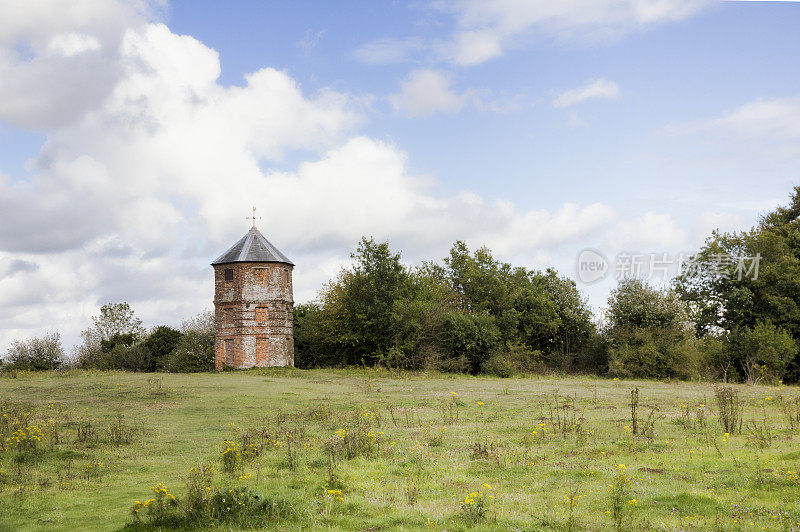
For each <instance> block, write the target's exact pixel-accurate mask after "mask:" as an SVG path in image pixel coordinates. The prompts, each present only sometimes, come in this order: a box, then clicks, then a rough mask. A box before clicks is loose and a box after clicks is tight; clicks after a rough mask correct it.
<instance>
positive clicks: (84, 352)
mask: <svg viewBox="0 0 800 532" xmlns="http://www.w3.org/2000/svg"><path fill="white" fill-rule="evenodd" d="M144 334H145V331H144V328H143V327H142V320H140V319H139V318H137V317H136V316H135V315H134V313H133V309H131V307H130V305H128V304H127V303H124V302H123V303H110V304H106V305H103V306H102V307H100V314H99V315H98V316H93V317H92V326H91V327H89V328H88V329H86V330H84V331H83V332H82V333H81V336H82V337H83V344H82V345H81V346H79V347H78V348H77V360H78V365H79V366H82V367H104V368H107V369H111V368H113V367H114V363H113V359H111V358H109V357H108V356H106V355H107V354H108V353H110V352H111V351H112V350H114V348H115V347H116V346H117V345H118V344H122V345H127V346H130V345H132V344H133V343H134V342H136V341H138V340H139V339H141V338H142V336H144Z"/></svg>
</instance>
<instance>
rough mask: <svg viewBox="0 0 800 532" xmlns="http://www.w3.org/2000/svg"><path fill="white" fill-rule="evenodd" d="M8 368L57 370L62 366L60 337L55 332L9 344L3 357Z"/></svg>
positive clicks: (62, 357)
mask: <svg viewBox="0 0 800 532" xmlns="http://www.w3.org/2000/svg"><path fill="white" fill-rule="evenodd" d="M5 360H6V363H7V364H8V366H9V367H10V368H13V369H18V370H23V371H42V370H48V369H57V368H59V367H61V366H62V365H63V364H64V350H63V349H62V348H61V335H59V334H58V333H57V332H53V333H49V334H46V335H44V336H42V337H38V338H37V337H34V338H30V339H28V340H25V341H19V340H15V341H14V342H12V343H11V347H10V348H9V349H8V352H7V353H6V357H5Z"/></svg>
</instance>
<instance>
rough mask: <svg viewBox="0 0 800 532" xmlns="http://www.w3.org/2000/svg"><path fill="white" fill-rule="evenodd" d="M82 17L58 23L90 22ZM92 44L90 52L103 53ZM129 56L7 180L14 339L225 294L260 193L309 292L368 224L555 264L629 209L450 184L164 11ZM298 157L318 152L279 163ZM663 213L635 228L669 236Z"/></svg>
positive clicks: (71, 330) (6, 251) (427, 107)
mask: <svg viewBox="0 0 800 532" xmlns="http://www.w3.org/2000/svg"><path fill="white" fill-rule="evenodd" d="M74 26H75V27H58V28H57V31H54V32H51V33H52V35H61V34H67V35H68V34H72V33H75V34H88V33H86V30H85V28H84V27H83V26H81V25H80V24H75V25H74ZM48 35H50V34H48ZM52 35H50V37H48V39H50V38H51V37H52ZM79 40H80V39H79ZM47 42H49V40H48V41H47ZM76 42H77V41H76ZM98 42H100V43H101V47H102V48H101V51H103V52H108V53H112V50H111V49H110V48H109V46H110V45H109V44H108V41H106V40H104V39H102V38H100V37H98ZM77 48H80V46H78V47H74V48H73V49H77ZM90 48H91V46H90V47H89V48H87V49H86V50H85V51H83V52H79V51H76V52H75V53H76V55H75V56H73V57H80V56H82V55H90V54H92V53H96V52H98V50H91V49H90ZM113 54H114V55H115V57H116V58H117V59H116V63H115V65H116V66H115V67H114V69H115V72H116V74H115V77H114V82H113V84H112V86H111V87H110V88H109V89H108V91H107V93H106V94H105V95H104V96H103V97H102V98H100V99H98V100H96V101H93V102H90V103H86V104H85V105H84V107H83V108H82V110H81V112H80V114H78V115H75V116H73V117H72V118H71V119H70V120H69V121H68V122H67V123H64V124H61V125H59V126H48V127H52V129H51V130H49V131H48V132H47V141H46V143H45V144H44V146H43V147H42V150H41V152H40V154H39V155H38V156H37V157H36V158H35V159H34V160H33V161H32V162H31V163H30V165H29V168H30V171H31V175H30V176H29V178H28V179H25V180H16V181H12V180H10V179H8V178H3V177H2V175H0V221H1V222H2V223H0V324H2V325H0V348H4V347H5V346H7V345H8V343H9V342H10V340H11V339H13V338H19V337H23V336H28V335H31V334H41V333H42V332H44V331H47V330H51V329H54V328H55V329H58V330H60V331H61V332H62V334H63V336H64V338H65V343H67V345H69V344H70V343H71V342H75V341H77V340H78V337H77V334H78V332H79V331H80V330H81V329H83V328H85V327H86V326H87V324H88V323H89V316H91V315H92V314H95V313H96V312H97V309H98V306H99V305H100V304H102V303H106V302H110V301H123V300H124V301H128V302H129V303H131V304H132V305H133V307H134V308H135V310H136V312H137V313H138V314H139V315H140V316H141V317H143V318H144V319H145V322H146V323H147V324H148V325H154V324H160V323H165V322H166V323H168V324H173V325H176V324H177V323H179V321H180V319H181V318H182V317H186V316H189V315H192V314H194V313H196V312H197V311H198V310H200V309H202V308H206V307H209V306H210V305H211V298H212V291H213V285H212V278H211V268H210V267H209V265H208V263H209V262H210V261H211V260H213V258H215V257H216V255H217V254H218V253H220V252H222V251H224V250H225V249H226V248H227V247H228V246H229V245H230V244H231V243H232V242H234V241H235V240H236V239H238V238H239V237H241V235H242V234H243V233H244V232H245V231H246V230H247V227H248V225H247V223H246V222H245V220H244V216H245V214H247V213H248V210H249V207H250V206H251V205H254V204H255V205H256V206H258V208H259V214H260V215H261V216H262V217H263V219H262V220H261V221H260V223H259V226H260V227H261V229H262V230H263V232H264V233H265V234H266V235H267V237H268V238H270V239H271V240H272V241H273V243H275V244H276V245H277V246H278V247H279V248H280V249H281V250H282V251H284V252H285V253H286V254H287V255H288V256H289V257H291V258H292V259H293V260H294V261H295V262H296V263H297V268H296V270H295V289H296V292H295V296H296V299H297V300H298V301H304V300H307V299H309V298H312V297H314V295H315V293H316V290H317V289H319V287H321V286H322V284H323V283H324V282H325V281H327V280H329V279H330V278H331V277H332V276H333V275H334V274H335V273H336V271H337V270H338V269H339V268H340V267H341V266H342V265H343V264H346V263H347V261H348V258H347V257H348V253H349V251H350V249H351V248H352V247H353V246H354V245H355V243H356V241H357V240H358V238H359V237H360V236H362V235H372V236H375V237H376V238H378V239H389V240H390V241H391V243H392V246H393V247H394V248H396V249H400V250H402V251H403V252H404V257H406V259H407V260H409V261H418V260H420V259H423V258H424V259H430V258H432V257H440V256H444V254H445V253H446V251H447V248H448V247H449V246H450V244H452V242H453V241H455V240H457V239H462V240H466V241H467V242H468V243H469V244H470V245H471V246H473V247H475V246H479V245H483V244H486V245H488V246H489V247H491V248H492V249H493V250H494V251H495V252H496V253H497V254H498V255H499V256H500V257H502V258H504V259H505V260H514V261H515V262H517V263H522V264H527V265H530V266H538V267H543V266H548V265H551V264H552V262H550V260H551V258H552V256H553V255H554V254H555V253H556V252H557V250H559V249H564V248H565V247H579V246H580V245H581V243H585V242H587V241H588V242H599V241H603V239H604V238H606V236H607V234H608V232H609V231H612V230H616V227H617V224H618V222H619V221H620V219H621V216H620V213H618V212H615V211H614V210H613V209H612V208H610V207H609V206H607V205H603V204H600V203H593V204H588V205H586V204H584V205H579V204H574V203H566V204H564V205H562V206H560V207H557V208H554V209H549V210H546V209H530V208H522V207H521V206H519V205H518V204H517V203H515V202H511V201H508V200H507V199H503V198H500V199H489V198H485V197H482V196H479V195H476V194H475V193H472V192H470V191H458V192H455V193H444V194H442V193H437V192H435V190H436V187H435V184H436V181H435V178H433V177H431V176H425V175H417V174H415V173H414V172H413V171H412V170H411V169H410V168H411V167H412V165H410V164H409V162H408V156H407V154H406V153H405V152H404V151H403V150H402V149H401V147H398V146H396V145H394V144H392V143H390V142H386V141H381V140H376V139H374V138H370V137H367V136H363V135H360V134H358V126H359V124H360V123H361V122H362V121H363V120H364V117H363V116H362V113H361V111H360V106H359V103H358V101H356V100H354V99H353V98H352V97H351V96H350V95H347V94H342V93H339V92H334V91H331V90H326V89H323V90H320V91H317V92H309V91H303V89H302V88H301V87H300V86H299V85H298V84H297V82H296V81H295V80H293V79H292V78H291V77H290V76H289V75H288V74H287V73H286V72H282V71H278V70H275V69H272V68H263V69H260V70H258V71H256V72H253V73H251V74H249V75H247V76H246V77H245V84H244V85H243V86H241V87H238V86H230V87H229V86H223V85H221V84H220V83H219V80H218V78H219V73H220V62H219V57H218V54H217V53H216V52H215V51H214V50H212V49H210V48H209V47H207V46H205V45H204V44H203V43H201V42H199V41H198V40H196V39H194V38H192V37H189V36H185V35H176V34H174V33H172V32H171V31H170V30H169V28H168V27H166V26H164V25H163V24H158V23H146V24H139V23H138V22H135V23H132V24H131V26H130V27H129V28H128V29H127V30H125V31H124V35H123V36H122V37H121V38H120V39H119V43H118V45H117V46H116V48H114V49H113ZM53 68H55V69H56V70H58V68H59V67H58V66H57V65H56V66H53ZM425 76H429V81H430V80H433V81H430V83H431V85H429V88H430V87H431V86H432V87H433V89H432V90H433V92H435V89H437V88H438V90H439V96H438V99H436V98H434V99H433V100H431V101H427V102H423V103H420V102H415V103H414V104H413V105H412V104H411V103H409V102H412V101H413V100H404V107H403V108H404V109H406V110H414V111H415V112H436V111H440V110H444V111H447V110H450V111H452V110H457V108H458V106H463V105H464V104H465V103H464V99H465V98H466V96H465V94H458V93H456V92H455V91H453V89H452V88H451V85H450V84H449V79H448V78H447V77H446V75H443V74H441V73H438V74H437V73H436V72H433V73H431V72H423V74H422V75H421V77H422V78H423V79H424V78H425ZM441 76H444V77H441ZM413 79H414V78H409V80H413ZM49 90H50V91H51V92H54V93H57V92H58V88H57V87H52V86H51V87H50V88H49ZM409 94H413V91H411V92H409ZM442 94H443V95H442ZM453 94H454V95H455V96H454V97H455V103H453V101H452V98H453ZM12 96H14V97H16V96H17V95H12ZM414 105H416V107H414ZM5 119H6V120H10V119H9V118H5ZM287 153H293V154H295V155H299V158H301V159H302V160H304V161H305V162H302V163H300V164H298V165H297V166H296V167H294V168H292V169H288V170H283V171H277V170H275V169H274V168H275V167H276V166H277V165H276V163H277V162H279V161H282V160H283V159H284V158H285V157H286V155H287ZM654 216H657V215H654ZM646 221H647V220H646ZM661 222H662V220H660V219H658V218H656V219H655V220H654V221H649V222H648V224H647V227H648V229H647V230H646V231H644V232H643V233H642V235H639V236H637V234H633V233H632V235H631V237H630V239H629V240H631V241H635V238H644V239H647V238H660V236H659V235H660V234H661V233H660V232H659V231H660V229H659V228H663V225H664V224H663V223H661ZM648 235H649V236H648Z"/></svg>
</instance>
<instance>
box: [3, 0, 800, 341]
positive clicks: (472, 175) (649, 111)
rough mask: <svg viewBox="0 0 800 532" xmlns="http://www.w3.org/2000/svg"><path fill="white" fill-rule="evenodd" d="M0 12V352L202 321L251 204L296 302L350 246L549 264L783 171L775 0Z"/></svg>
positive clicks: (788, 66) (792, 128)
mask: <svg viewBox="0 0 800 532" xmlns="http://www.w3.org/2000/svg"><path fill="white" fill-rule="evenodd" d="M6 2H7V3H8V6H7V7H6V8H5V9H4V13H5V14H6V16H5V17H4V21H3V22H0V347H4V346H5V345H7V344H8V343H9V342H10V341H11V339H13V338H17V337H25V336H30V335H33V334H39V333H41V332H44V331H47V330H53V329H56V330H59V331H61V332H62V334H63V335H64V338H65V343H66V344H68V345H69V344H70V343H71V342H72V343H74V342H76V341H77V335H78V332H79V331H80V330H81V329H83V328H85V327H86V326H87V325H88V323H89V317H90V316H91V315H92V314H94V313H96V312H97V309H98V308H99V306H100V305H101V304H103V303H106V302H110V301H117V300H126V301H128V302H130V303H131V304H132V306H133V307H134V309H135V310H136V311H137V313H138V314H139V315H140V316H142V317H143V318H144V319H145V322H146V324H147V325H155V324H159V323H168V324H171V325H175V324H177V323H179V322H180V320H181V319H183V318H186V317H189V316H191V315H193V314H195V313H197V312H199V311H200V310H202V309H203V308H207V307H209V306H210V294H211V277H210V268H209V267H208V263H209V262H210V261H211V260H212V259H213V258H214V257H215V256H216V255H217V254H218V253H219V252H221V251H223V250H224V249H225V248H226V247H227V246H228V245H229V244H230V243H232V242H233V241H235V240H236V239H237V238H238V237H239V236H241V233H243V232H244V231H246V229H247V224H246V222H245V221H244V216H246V215H247V214H248V212H249V208H250V206H251V205H254V204H255V205H257V206H258V207H259V210H260V212H261V215H262V217H263V219H262V220H261V222H260V226H261V228H262V230H263V232H264V233H265V234H266V235H267V237H268V238H270V239H271V240H272V241H273V242H274V243H275V244H276V245H277V246H278V247H279V248H280V249H281V250H282V251H284V252H285V253H286V254H287V255H289V256H290V257H291V258H292V259H293V260H294V262H296V263H297V265H298V266H297V269H296V271H295V288H296V290H295V295H296V299H297V300H298V301H307V300H309V299H312V298H313V297H314V296H315V294H316V291H317V290H318V289H319V288H320V287H321V285H322V283H324V282H325V281H326V280H327V279H329V278H331V277H332V276H333V275H335V274H336V272H337V271H338V269H339V268H340V267H342V266H343V265H346V264H347V262H348V254H349V251H350V250H351V249H352V248H353V247H354V246H355V243H356V242H357V240H358V238H359V237H360V236H361V235H372V236H375V237H376V238H379V239H388V240H389V241H390V243H392V245H393V246H394V247H395V248H396V249H399V250H402V252H403V255H404V257H405V258H406V259H407V260H408V261H409V262H410V263H413V262H417V261H419V260H423V259H431V258H441V257H443V256H444V255H445V254H446V252H447V249H448V248H449V246H450V245H451V244H452V242H453V241H454V240H456V239H463V240H465V241H467V243H468V244H469V245H470V246H472V247H473V248H474V247H476V246H479V245H488V246H489V247H490V248H491V249H493V250H494V251H495V254H496V255H497V256H498V257H499V258H501V259H503V260H507V261H510V262H513V263H515V264H522V265H526V266H530V267H535V268H545V267H548V266H552V267H556V268H558V269H559V271H561V272H562V273H564V274H565V275H569V276H572V277H575V261H576V258H577V256H578V254H579V253H580V252H581V250H583V249H586V248H592V249H597V250H599V251H601V252H602V253H603V254H604V255H606V256H607V257H609V258H613V257H614V256H615V255H616V254H618V253H621V252H626V251H628V252H631V251H639V252H657V253H662V252H663V253H669V254H672V255H675V254H678V253H680V252H691V251H693V250H695V249H697V246H699V245H700V244H701V243H702V241H703V240H704V239H705V238H706V237H707V236H708V234H709V233H710V231H711V230H712V229H714V228H717V227H718V228H721V229H723V230H743V229H747V228H749V227H750V226H751V225H753V223H755V221H756V220H757V218H758V216H759V215H760V214H761V213H763V212H766V211H768V210H770V209H772V208H774V207H775V206H777V205H779V204H781V203H785V202H786V201H787V199H788V196H789V194H790V193H791V190H792V187H793V186H794V185H796V184H797V176H798V175H799V172H798V171H799V170H800V126H798V124H800V66H798V65H800V62H798V61H797V57H800V32H798V31H797V28H798V27H800V3H798V2H711V1H706V0H696V1H695V0H661V1H644V0H642V1H635V0H607V1H605V2H594V1H590V0H565V1H563V2H557V3H553V2H545V1H542V0H503V1H498V2H492V3H486V2H480V1H478V0H437V1H430V2H426V1H420V2H410V3H406V2H376V1H370V2H335V3H334V2H325V3H323V2H263V1H251V2H248V1H237V2H225V3H222V2H212V1H205V0H203V1H198V0H192V1H171V2H162V1H153V2H150V1H148V0H136V1H122V0H109V1H108V2H106V3H102V4H98V3H93V2H83V1H76V2H73V3H71V4H70V5H68V6H64V5H63V4H61V3H56V2H49V1H42V2H41V3H37V4H36V8H32V7H31V6H30V4H27V3H26V2H24V1H22V0H6ZM4 3H5V2H4ZM165 272H169V273H168V274H166V273H165ZM612 277H613V276H609V277H608V278H607V279H605V280H604V281H602V282H599V283H595V284H591V285H585V284H581V285H580V288H581V289H582V290H583V291H584V293H585V294H586V296H587V297H588V298H589V300H590V303H591V304H592V306H593V307H594V308H595V310H596V311H598V312H600V311H601V309H602V306H603V304H604V301H605V299H606V297H607V295H608V291H609V290H610V289H611V288H613V286H614V280H613V278H612Z"/></svg>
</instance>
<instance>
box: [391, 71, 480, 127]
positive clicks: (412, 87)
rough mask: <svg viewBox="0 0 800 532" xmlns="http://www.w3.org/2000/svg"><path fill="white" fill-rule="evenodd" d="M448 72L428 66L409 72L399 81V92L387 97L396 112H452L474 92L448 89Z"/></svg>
mask: <svg viewBox="0 0 800 532" xmlns="http://www.w3.org/2000/svg"><path fill="white" fill-rule="evenodd" d="M452 83H453V81H452V78H451V76H450V75H449V74H448V73H445V72H442V71H440V70H433V69H429V68H420V69H417V70H414V71H412V72H411V73H410V74H409V75H408V77H407V78H406V79H404V80H403V81H402V82H401V83H400V92H399V93H397V94H393V95H392V96H390V97H389V101H390V102H391V103H392V105H393V106H394V107H395V109H397V110H399V111H404V112H406V113H407V114H409V115H410V116H426V115H430V114H434V113H437V112H447V113H455V112H458V111H460V110H461V108H462V107H464V105H465V104H466V103H467V102H468V101H469V100H470V99H475V98H476V95H475V93H474V92H472V91H467V92H464V93H460V94H459V93H457V92H456V91H454V90H453V89H452V88H451V85H452Z"/></svg>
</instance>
